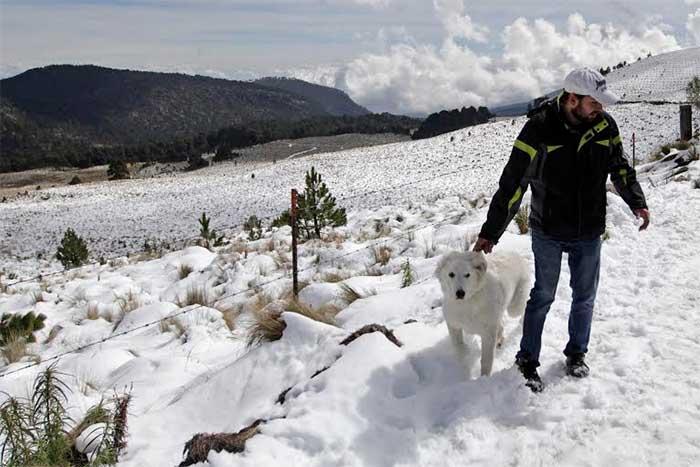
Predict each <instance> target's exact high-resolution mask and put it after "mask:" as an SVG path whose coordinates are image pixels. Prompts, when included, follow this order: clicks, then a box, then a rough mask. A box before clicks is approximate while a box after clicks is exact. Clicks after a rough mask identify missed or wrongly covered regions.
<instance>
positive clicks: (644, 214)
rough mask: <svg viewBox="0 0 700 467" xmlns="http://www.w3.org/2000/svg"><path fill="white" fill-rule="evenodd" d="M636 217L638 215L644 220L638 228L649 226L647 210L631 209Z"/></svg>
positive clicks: (644, 228) (642, 228) (643, 228)
mask: <svg viewBox="0 0 700 467" xmlns="http://www.w3.org/2000/svg"><path fill="white" fill-rule="evenodd" d="M632 212H633V213H634V215H635V217H636V218H637V219H639V218H640V217H641V218H642V219H643V220H644V222H643V223H642V225H640V226H639V230H640V231H641V230H646V228H647V227H649V210H648V209H645V208H641V209H635V210H633V211H632Z"/></svg>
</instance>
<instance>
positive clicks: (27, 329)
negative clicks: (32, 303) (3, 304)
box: [0, 311, 46, 346]
mask: <svg viewBox="0 0 700 467" xmlns="http://www.w3.org/2000/svg"><path fill="white" fill-rule="evenodd" d="M45 319H46V316H44V315H42V314H39V315H35V314H34V312H33V311H30V312H29V313H27V314H26V315H24V316H22V315H20V314H19V313H17V314H15V313H5V314H3V315H2V319H0V346H4V345H7V344H8V343H9V342H10V341H12V339H17V338H22V339H24V340H25V342H36V338H35V337H34V331H38V330H39V329H43V327H44V320H45Z"/></svg>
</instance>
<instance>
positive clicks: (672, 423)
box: [0, 126, 700, 467]
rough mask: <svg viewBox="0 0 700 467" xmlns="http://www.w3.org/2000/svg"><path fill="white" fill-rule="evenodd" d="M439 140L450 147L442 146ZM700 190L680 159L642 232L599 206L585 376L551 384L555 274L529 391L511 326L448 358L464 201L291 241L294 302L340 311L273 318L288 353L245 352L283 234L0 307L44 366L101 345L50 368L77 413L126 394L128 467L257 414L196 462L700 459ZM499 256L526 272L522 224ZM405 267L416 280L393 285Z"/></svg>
mask: <svg viewBox="0 0 700 467" xmlns="http://www.w3.org/2000/svg"><path fill="white" fill-rule="evenodd" d="M501 129H502V130H503V131H504V132H505V131H506V130H507V129H508V127H507V126H503V127H502V128H501ZM472 131H474V130H472ZM482 131H483V128H482ZM460 136H465V139H467V138H466V136H467V135H464V134H461V135H460ZM434 144H436V145H440V146H437V147H442V148H443V149H442V150H443V151H446V152H448V153H450V148H452V147H453V146H451V145H450V140H449V136H448V137H446V138H443V139H441V140H438V141H436V142H434ZM434 150H435V148H434ZM377 156H378V154H375V157H377ZM475 156H476V155H475ZM475 156H472V157H473V159H471V163H472V164H473V165H476V163H477V162H476V157H475ZM452 157H454V158H457V157H458V156H457V155H456V154H455V155H453V156H452ZM320 159H321V158H319V161H320ZM340 160H341V161H342V160H343V159H340ZM496 161H498V159H496V158H495V157H494V159H493V162H488V161H484V162H483V163H482V164H483V165H488V164H489V163H494V164H495V163H496ZM392 162H396V161H392ZM348 163H349V162H348ZM370 163H371V161H370V160H367V161H366V164H365V166H366V167H371V165H370ZM376 163H377V164H379V161H376ZM499 163H500V161H499ZM455 165H456V163H455ZM340 170H342V169H340ZM489 170H490V171H493V172H497V171H498V169H496V168H493V167H492V168H490V169H489V168H487V167H484V168H483V169H481V170H479V171H475V173H476V175H475V176H470V175H467V174H464V175H460V176H459V182H453V186H451V187H450V186H449V185H447V184H446V183H444V182H443V189H444V190H446V191H449V190H456V187H458V186H461V187H472V186H473V187H475V191H478V190H479V189H482V188H486V187H487V186H488V183H491V182H484V180H481V178H482V177H485V175H486V174H488V173H489ZM377 177H378V176H377ZM256 178H257V177H256ZM699 178H700V165H699V163H698V162H693V163H692V164H691V165H690V170H689V171H688V172H687V173H686V174H682V177H681V178H678V179H677V181H670V182H668V183H658V182H657V183H655V184H654V186H652V185H651V184H650V183H647V182H644V188H645V190H646V192H647V198H648V202H649V205H650V209H651V212H652V227H651V228H650V230H648V231H646V232H642V233H640V232H638V231H637V224H636V223H635V220H634V218H633V216H632V215H631V213H630V211H629V209H628V208H627V207H626V205H625V204H624V203H623V202H622V201H621V200H620V199H619V198H618V197H617V196H615V195H612V194H611V195H609V208H608V211H609V214H608V228H607V230H608V235H609V238H608V239H607V240H606V241H605V244H604V247H603V258H602V271H601V287H600V290H599V296H598V300H597V308H596V310H597V311H596V316H595V321H594V326H593V335H592V341H591V350H590V353H589V363H590V365H591V368H592V374H591V376H590V377H589V378H587V379H585V380H573V379H571V378H568V377H566V376H564V366H563V356H562V354H561V350H562V348H563V345H564V343H565V341H566V330H567V314H568V313H567V310H568V307H569V305H570V302H571V295H570V292H569V289H568V287H566V284H568V281H569V278H568V277H567V276H568V270H567V269H566V268H563V269H562V277H561V282H560V284H561V287H560V288H559V290H558V292H557V301H556V302H555V305H554V306H553V308H552V311H551V313H550V315H549V319H548V324H547V327H546V330H545V334H544V339H543V350H542V357H541V359H542V363H543V366H542V368H541V374H542V376H543V378H544V380H545V382H546V384H547V389H546V390H545V392H544V393H542V394H539V395H535V394H533V393H531V392H530V390H529V389H527V388H526V387H524V386H523V384H522V382H521V379H520V377H519V375H518V374H517V371H516V370H514V369H513V367H512V362H513V355H514V353H515V351H516V348H517V345H518V322H517V321H516V320H511V321H509V322H508V323H507V328H506V341H505V344H504V347H503V349H501V350H500V351H499V352H498V353H497V357H496V362H495V367H494V372H493V374H492V376H490V377H477V375H478V364H476V365H474V363H475V361H476V358H477V355H478V343H477V342H476V341H473V342H471V343H470V344H469V348H470V357H469V358H470V360H469V362H468V363H469V365H467V366H465V367H462V366H461V365H460V364H459V363H458V362H457V360H456V358H455V356H454V353H453V351H452V349H451V347H450V344H449V339H448V334H447V328H446V326H445V324H444V322H443V320H442V313H441V301H442V296H441V292H440V288H439V285H438V283H437V280H436V279H435V278H434V277H433V270H434V268H435V265H436V262H437V261H438V260H439V258H440V256H441V255H442V254H443V253H445V252H447V251H451V250H455V249H461V248H463V247H464V245H465V243H468V242H469V241H470V240H473V238H474V235H475V234H476V233H477V232H478V229H479V227H480V225H481V223H482V222H483V220H484V218H485V215H486V207H485V205H484V202H483V200H482V201H478V200H476V199H472V198H469V197H464V196H462V197H458V196H445V197H442V198H441V199H438V200H436V201H434V202H423V203H420V204H418V203H414V204H412V205H408V204H397V205H386V206H384V207H381V208H374V209H360V210H354V211H352V212H351V213H350V216H349V220H348V225H347V226H346V227H342V228H340V229H337V231H336V232H335V234H334V235H332V236H330V237H329V238H328V239H327V240H326V241H316V242H309V243H306V244H304V245H303V246H302V248H301V252H300V262H301V264H300V267H301V268H302V274H301V281H302V282H303V283H307V284H309V285H307V286H306V287H304V288H303V289H302V291H301V294H300V299H301V301H302V303H303V304H305V305H307V306H311V307H313V308H314V309H316V310H319V313H320V310H326V312H327V313H330V311H331V310H335V311H337V310H340V311H339V313H338V314H337V315H336V316H335V318H334V319H329V320H328V322H330V323H332V324H325V323H322V322H318V321H315V320H312V319H309V318H307V317H305V316H303V315H300V314H298V313H292V312H285V313H283V314H282V319H283V320H284V322H285V323H286V329H284V332H283V335H282V338H281V339H280V340H278V341H275V342H263V343H261V344H259V345H257V346H254V347H253V348H251V349H248V348H246V344H245V342H246V335H247V333H248V332H250V325H251V322H252V319H253V316H255V313H256V311H255V310H258V311H257V313H260V312H261V310H262V312H271V311H273V310H278V311H284V310H289V309H291V308H290V306H291V305H290V302H289V301H288V299H285V298H284V297H285V296H288V293H289V289H290V287H291V280H290V279H289V274H288V271H289V267H290V261H291V257H290V256H291V255H290V252H289V245H290V235H289V228H284V229H281V230H277V231H276V232H275V233H267V234H266V236H265V238H263V239H261V240H257V241H254V242H248V241H246V240H245V239H244V238H236V239H233V243H232V244H231V245H230V246H228V247H224V248H222V249H219V250H218V251H215V252H210V251H208V250H206V249H203V248H200V247H190V248H187V249H184V250H182V251H177V252H173V253H170V254H167V255H165V256H163V257H162V258H159V259H154V260H151V261H134V262H129V261H126V260H125V261H123V262H122V264H120V265H105V266H94V267H90V268H86V269H83V270H81V271H79V272H77V273H68V274H65V275H60V276H51V277H47V278H45V279H43V280H42V281H41V282H35V283H30V284H24V285H23V286H22V287H18V288H15V289H11V290H12V291H13V292H14V293H12V294H0V313H2V312H22V313H24V312H27V311H29V310H34V311H36V312H37V313H43V314H45V315H46V316H47V321H46V327H45V328H44V329H42V330H41V331H38V332H37V337H38V339H37V341H38V343H37V344H31V345H30V346H29V349H28V350H29V352H30V353H34V354H36V355H39V356H40V357H41V358H44V359H46V358H48V357H51V356H53V355H57V354H60V353H61V352H65V351H69V350H72V349H75V348H78V347H81V346H85V345H87V344H91V343H97V344H96V345H94V346H91V347H87V348H86V349H85V350H83V351H81V352H77V353H71V354H69V355H66V356H64V357H63V358H61V359H60V360H59V362H58V368H59V370H61V371H63V372H64V373H66V374H67V375H69V376H66V382H67V383H68V384H69V386H70V388H72V392H71V393H70V396H69V404H68V405H69V406H70V407H71V412H70V414H71V415H72V416H73V417H74V418H75V419H80V418H81V417H82V416H83V415H84V413H85V410H86V409H87V407H89V406H91V405H93V404H95V403H97V402H98V401H99V400H100V398H101V397H102V396H103V395H104V394H107V395H110V394H111V393H112V391H113V390H115V391H117V392H119V393H121V392H122V391H124V390H125V389H127V388H131V394H132V396H133V399H132V403H131V406H130V408H129V419H128V420H129V423H128V432H129V437H128V443H127V448H126V450H125V452H124V454H123V455H122V457H121V462H120V463H119V465H120V466H123V467H127V466H129V467H137V466H138V467H140V466H144V465H148V466H175V465H177V464H178V463H179V462H180V461H181V460H182V459H183V455H182V451H183V446H184V445H185V443H186V442H187V441H188V440H189V439H190V438H192V436H193V435H195V434H196V433H202V432H207V433H235V432H237V431H239V430H241V429H243V428H244V427H247V426H249V425H251V424H252V423H253V422H254V421H255V420H263V422H261V423H260V424H259V425H258V426H257V429H256V430H255V431H254V432H253V433H256V434H255V435H254V436H253V437H252V438H250V439H249V440H248V441H247V443H246V445H245V450H244V452H242V453H240V454H233V453H227V452H221V453H216V452H211V453H210V454H209V456H208V461H207V462H204V463H199V464H197V465H201V466H207V465H208V466H212V467H228V466H251V467H252V466H255V467H267V466H270V467H273V466H280V465H285V466H291V467H294V466H299V467H302V466H303V467H307V466H318V467H321V466H324V467H325V466H343V467H345V466H357V467H366V466H378V467H380V466H381V467H383V466H462V465H518V466H519V465H522V466H539V465H582V466H583V465H612V464H615V465H629V466H647V465H649V466H652V465H654V466H656V465H674V466H675V465H678V466H690V465H697V461H698V459H700V444H698V439H700V425H698V423H697V420H698V417H700V362H699V361H698V359H697V355H698V352H699V351H700V313H698V311H699V310H698V308H699V304H700V288H698V286H697V274H696V272H697V270H698V268H700V255H699V254H698V249H697V245H698V243H699V242H700V216H697V215H695V214H694V213H698V212H700V189H695V188H694V185H693V183H692V181H693V180H697V179H699ZM448 180H449V179H448ZM381 181H382V179H381V178H379V177H378V178H377V181H375V182H374V183H376V185H374V186H382V185H381V184H380V182H381ZM362 183H363V185H362V188H363V189H369V188H372V187H373V185H371V184H370V183H371V182H370V181H367V180H365V181H364V182H362ZM434 183H437V182H434ZM127 186H128V184H127ZM426 188H428V189H433V190H437V187H433V186H432V185H429V184H428V185H426ZM98 202H99V200H98ZM689 214H690V215H689ZM154 215H155V214H154ZM381 247H386V248H388V249H389V251H388V253H387V252H386V251H385V252H384V253H382V251H381V250H380V248H381ZM498 249H499V250H502V251H514V252H517V253H519V254H521V255H522V256H524V257H525V258H527V259H528V261H529V262H530V263H532V256H531V253H530V247H529V236H528V235H519V234H518V233H517V230H516V229H515V227H514V226H511V227H510V228H509V231H508V232H507V233H506V234H505V236H504V238H503V239H502V241H501V243H499V245H498ZM383 254H384V259H385V260H386V261H385V264H381V262H378V261H381V260H382V255H383ZM407 260H408V261H409V264H410V267H411V270H412V276H413V282H412V283H411V284H410V285H408V286H407V287H402V277H403V274H402V265H404V264H406V261H407ZM183 265H186V266H188V267H189V268H190V269H191V272H189V271H185V272H183ZM341 284H344V285H346V286H349V287H351V288H352V289H353V290H355V291H356V292H357V294H356V295H355V296H354V297H353V296H352V294H350V295H349V294H348V293H347V289H346V290H345V291H344V290H343V288H342V286H341ZM192 290H200V291H202V294H203V295H205V296H207V297H208V298H206V299H204V300H203V301H204V302H205V303H206V304H205V305H194V304H193V305H188V304H187V295H188V291H192ZM280 299H282V301H280ZM182 302H185V303H182ZM159 320H163V321H161V322H159ZM411 320H413V321H411ZM149 323H156V325H152V326H148V325H149ZM368 323H377V324H382V325H385V326H386V327H387V328H389V329H391V330H393V332H394V333H395V336H396V338H397V339H398V341H400V343H401V344H402V345H401V346H397V345H396V344H394V343H392V342H390V340H389V339H387V338H386V337H385V336H384V335H382V334H381V333H379V332H374V333H370V334H366V335H363V336H361V337H359V338H358V339H357V340H355V341H353V342H351V343H349V344H347V345H344V344H343V343H341V341H343V339H345V338H346V337H348V335H349V334H350V333H352V332H353V331H355V330H357V329H358V328H360V327H361V326H363V325H365V324H368ZM133 329H136V331H134V332H129V331H130V330H133ZM120 333H126V334H124V335H119V334H120ZM103 339H106V340H105V341H104V342H100V341H102V340H103ZM31 361H32V357H31V356H28V357H25V358H24V359H23V361H21V362H19V363H14V364H11V365H9V366H7V367H6V368H4V369H3V373H5V374H7V373H9V372H13V373H11V374H9V375H7V376H4V377H2V378H0V391H4V392H7V393H9V394H12V395H19V396H21V395H26V393H27V390H28V388H29V386H30V383H31V381H32V380H33V378H34V376H35V375H36V373H37V371H38V370H39V368H40V367H31V368H29V369H25V370H23V371H16V372H14V371H15V370H19V369H20V368H22V367H23V366H25V365H27V364H28V363H30V362H31Z"/></svg>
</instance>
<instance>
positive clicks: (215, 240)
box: [199, 212, 224, 248]
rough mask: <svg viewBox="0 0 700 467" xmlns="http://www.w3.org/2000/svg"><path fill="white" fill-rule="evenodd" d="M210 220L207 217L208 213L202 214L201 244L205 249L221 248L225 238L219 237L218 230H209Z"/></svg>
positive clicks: (200, 227)
mask: <svg viewBox="0 0 700 467" xmlns="http://www.w3.org/2000/svg"><path fill="white" fill-rule="evenodd" d="M209 221H210V219H209V218H208V217H207V214H206V213H204V212H203V213H202V217H200V218H199V236H200V237H201V244H202V246H203V247H204V248H211V247H213V246H221V245H223V243H224V236H223V235H217V233H216V230H213V229H212V230H210V229H209Z"/></svg>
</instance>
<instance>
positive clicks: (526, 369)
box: [515, 358, 544, 392]
mask: <svg viewBox="0 0 700 467" xmlns="http://www.w3.org/2000/svg"><path fill="white" fill-rule="evenodd" d="M515 366H517V367H518V370H520V373H521V374H522V375H523V377H524V378H525V386H527V387H529V388H530V389H531V390H532V392H542V391H543V390H544V383H543V382H542V380H541V379H540V375H539V374H537V364H536V363H535V362H531V361H529V360H525V359H523V358H516V359H515Z"/></svg>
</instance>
